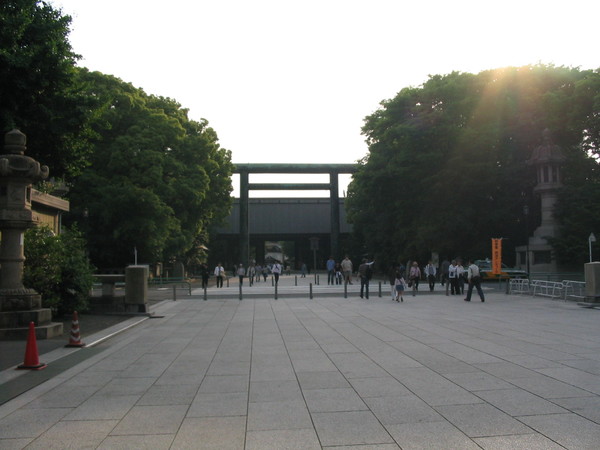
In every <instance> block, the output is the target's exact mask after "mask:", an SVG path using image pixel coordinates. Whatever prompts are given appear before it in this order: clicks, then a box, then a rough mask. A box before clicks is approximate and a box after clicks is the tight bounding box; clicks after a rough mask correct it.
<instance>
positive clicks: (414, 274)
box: [408, 261, 421, 297]
mask: <svg viewBox="0 0 600 450" xmlns="http://www.w3.org/2000/svg"><path fill="white" fill-rule="evenodd" d="M420 278H421V269H419V263H418V262H416V261H413V263H412V265H411V266H410V271H409V272H408V281H409V283H411V285H412V287H413V297H414V296H415V295H417V291H418V290H419V279H420Z"/></svg>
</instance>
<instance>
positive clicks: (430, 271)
mask: <svg viewBox="0 0 600 450" xmlns="http://www.w3.org/2000/svg"><path fill="white" fill-rule="evenodd" d="M423 272H425V277H426V278H427V282H428V283H429V291H430V292H433V288H434V287H435V274H436V270H435V266H434V265H433V264H432V263H431V260H429V262H428V263H427V265H426V266H425V269H423Z"/></svg>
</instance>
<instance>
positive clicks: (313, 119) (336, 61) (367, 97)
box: [49, 0, 600, 197]
mask: <svg viewBox="0 0 600 450" xmlns="http://www.w3.org/2000/svg"><path fill="white" fill-rule="evenodd" d="M49 1H50V3H51V4H52V5H53V6H54V7H56V8H60V9H62V11H63V13H64V14H68V15H70V16H71V17H72V19H73V20H72V23H71V34H70V35H69V41H70V42H71V45H72V47H73V50H74V51H75V53H78V54H79V55H81V56H82V58H81V60H80V61H79V65H80V66H83V67H87V68H88V69H90V70H97V71H100V72H103V73H105V74H111V75H114V76H116V77H118V78H120V79H122V80H123V81H126V82H130V83H132V84H133V85H134V86H136V87H139V88H142V89H143V90H144V91H145V92H146V93H148V94H154V95H159V96H163V97H170V98H173V99H175V100H177V101H178V102H179V103H180V104H181V105H182V107H184V108H187V109H189V117H190V118H191V119H193V120H200V119H206V120H208V122H209V125H210V126H211V127H212V128H214V130H215V131H216V132H217V135H218V136H219V143H220V145H221V147H223V148H226V149H228V150H231V152H232V160H233V162H234V163H321V164H322V163H345V164H346V163H354V162H356V161H357V160H359V159H361V158H363V157H364V156H366V155H367V154H368V148H367V145H366V143H365V137H364V136H363V135H362V134H361V127H362V125H363V120H364V118H365V117H366V116H368V115H370V114H372V113H373V112H374V111H376V110H377V109H378V108H379V107H380V102H381V101H383V100H387V99H391V98H393V97H395V95H396V94H397V93H398V92H399V91H400V90H402V89H403V88H405V87H409V86H414V87H417V86H420V85H422V84H423V83H424V82H426V81H427V79H428V76H429V75H437V74H442V75H443V74H448V73H451V72H453V71H459V72H470V73H479V72H481V71H482V70H488V69H494V68H499V67H506V66H522V65H526V64H537V63H543V64H554V65H556V66H569V67H580V68H581V69H596V68H600V58H599V55H600V52H599V51H598V37H597V34H596V33H597V31H596V29H597V19H598V17H599V16H600V2H598V1H594V0H570V1H568V2H567V1H556V0H544V1H538V0H503V1H493V0H478V1H474V0H454V1H448V0H420V1H403V0H302V1H289V0H253V1H248V0H169V1H158V0H49ZM285 180H286V181H288V182H302V181H304V182H307V181H308V182H319V183H323V182H328V176H319V175H316V176H313V177H309V176H302V177H292V176H286V177H285ZM348 180H349V177H347V176H343V177H341V178H340V190H341V191H344V190H345V188H346V185H347V181H348ZM280 181H281V180H280V179H277V176H274V175H271V176H265V175H263V176H256V175H255V176H254V177H253V176H252V175H251V177H250V182H280ZM234 186H236V180H235V179H234ZM234 194H235V191H234ZM277 195H280V194H277ZM283 195H295V193H294V192H293V191H292V192H287V193H285V194H283ZM311 195H317V196H327V195H328V194H327V193H322V192H319V191H316V192H315V191H306V192H304V191H303V192H302V193H301V196H306V197H308V196H311ZM259 196H273V193H272V192H271V191H255V192H253V193H251V197H259Z"/></svg>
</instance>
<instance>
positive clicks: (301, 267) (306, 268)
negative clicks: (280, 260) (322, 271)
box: [300, 262, 308, 278]
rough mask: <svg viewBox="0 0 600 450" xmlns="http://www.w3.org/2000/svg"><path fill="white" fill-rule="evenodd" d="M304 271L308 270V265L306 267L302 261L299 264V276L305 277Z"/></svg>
mask: <svg viewBox="0 0 600 450" xmlns="http://www.w3.org/2000/svg"><path fill="white" fill-rule="evenodd" d="M306 272H308V267H306V263H304V262H303V263H302V265H301V266H300V278H306Z"/></svg>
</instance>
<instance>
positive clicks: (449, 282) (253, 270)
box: [201, 255, 485, 302]
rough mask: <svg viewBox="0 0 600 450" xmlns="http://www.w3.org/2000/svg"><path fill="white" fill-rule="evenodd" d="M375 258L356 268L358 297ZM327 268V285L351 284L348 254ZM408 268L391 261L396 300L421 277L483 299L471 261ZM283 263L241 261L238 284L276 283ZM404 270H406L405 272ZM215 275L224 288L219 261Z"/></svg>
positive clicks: (205, 273)
mask: <svg viewBox="0 0 600 450" xmlns="http://www.w3.org/2000/svg"><path fill="white" fill-rule="evenodd" d="M374 262H375V261H370V262H369V261H368V259H367V258H363V259H362V261H361V264H360V265H359V267H358V278H359V279H360V297H361V298H367V299H368V298H369V281H370V280H371V277H372V276H373V264H374ZM325 266H326V269H327V284H328V285H333V284H337V285H340V284H342V283H344V284H352V275H353V273H354V271H353V264H352V260H351V259H350V258H349V256H348V255H346V256H345V257H344V259H343V260H342V261H341V262H336V261H335V259H334V258H333V257H332V256H330V257H329V259H328V260H327V262H326V263H325ZM408 267H409V269H408V271H406V269H405V267H404V266H403V265H402V264H392V265H391V267H390V271H389V274H388V275H389V282H390V286H391V295H392V300H394V301H397V302H403V301H404V297H403V294H404V292H405V291H406V290H407V289H408V288H412V292H413V295H416V292H417V291H418V290H419V281H420V280H421V279H424V280H426V281H427V284H428V286H429V290H430V291H431V292H433V290H434V288H435V283H436V281H437V279H438V275H439V281H440V283H441V285H442V286H446V295H464V291H465V283H466V284H468V289H467V295H466V297H465V298H464V300H465V301H467V302H470V301H471V296H472V293H473V288H475V289H476V290H477V293H478V295H479V298H480V299H481V301H482V302H484V301H485V297H484V294H483V291H482V289H481V275H480V272H479V267H477V265H476V264H474V263H473V262H472V261H470V260H469V261H468V264H467V267H466V268H465V266H463V264H462V261H461V260H460V259H454V260H452V261H449V260H448V259H446V260H444V261H443V262H442V263H441V264H440V266H439V271H438V268H437V267H436V266H435V265H434V264H433V263H432V261H428V262H427V264H426V265H425V267H424V268H423V270H422V271H421V268H420V267H419V264H418V262H417V261H412V262H409V263H408ZM283 270H284V269H283V266H282V265H281V264H280V263H279V262H278V261H276V262H275V263H274V264H273V265H272V266H271V267H269V266H267V265H266V264H265V265H263V266H261V265H260V264H250V266H249V267H248V268H247V269H246V268H244V266H243V264H239V265H238V266H237V267H236V268H235V270H234V273H235V275H237V276H238V277H239V282H240V285H242V284H243V283H244V279H245V278H246V277H247V278H248V282H249V284H250V286H252V284H253V283H254V282H255V281H257V282H258V281H260V278H261V275H262V276H263V279H264V281H265V282H266V281H267V277H268V274H269V273H272V274H273V277H274V280H275V283H278V282H279V276H280V275H281V274H282V273H283ZM405 272H407V273H405ZM201 273H202V287H203V288H206V287H207V286H208V278H209V270H208V267H207V266H206V264H203V265H202V268H201ZM213 273H214V275H215V278H216V285H217V287H218V288H220V287H223V280H224V279H225V278H226V271H225V268H224V267H223V265H222V264H221V263H218V264H217V266H216V267H215V269H214V272H213ZM302 274H303V276H306V265H303V270H302Z"/></svg>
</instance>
